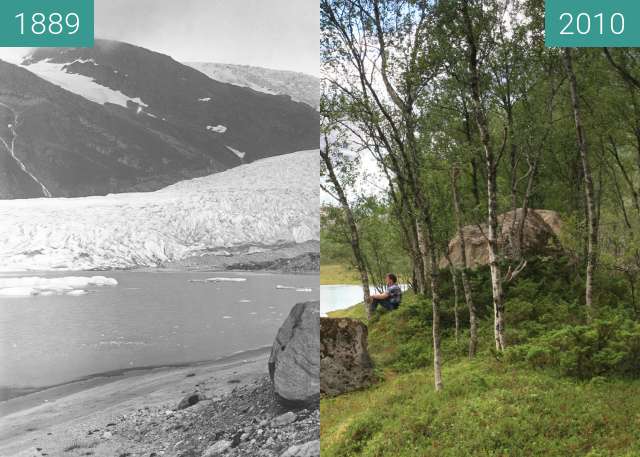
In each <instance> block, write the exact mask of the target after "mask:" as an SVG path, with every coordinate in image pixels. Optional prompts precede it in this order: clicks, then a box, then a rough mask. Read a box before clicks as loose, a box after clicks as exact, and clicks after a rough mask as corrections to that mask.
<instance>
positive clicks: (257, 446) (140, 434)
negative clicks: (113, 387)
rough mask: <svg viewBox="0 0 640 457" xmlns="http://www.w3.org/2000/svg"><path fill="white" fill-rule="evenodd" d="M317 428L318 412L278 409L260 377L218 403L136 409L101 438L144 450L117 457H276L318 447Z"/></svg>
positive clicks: (270, 392) (266, 383)
mask: <svg viewBox="0 0 640 457" xmlns="http://www.w3.org/2000/svg"><path fill="white" fill-rule="evenodd" d="M192 396H193V395H191V394H189V395H188V397H192ZM319 427H320V413H319V410H318V408H317V407H313V408H311V409H302V410H289V409H287V408H284V407H282V406H280V405H279V404H278V403H277V402H276V401H275V399H274V396H273V392H272V388H271V384H270V382H269V379H268V377H263V378H261V379H258V380H256V381H254V382H252V383H251V384H249V385H246V386H242V387H238V388H235V389H234V390H233V391H232V392H231V393H230V394H229V395H227V396H225V397H223V398H212V399H208V398H206V397H205V398H204V399H203V400H201V401H199V402H198V403H197V404H195V405H193V406H189V407H187V408H185V409H177V408H173V409H163V408H154V409H140V410H138V411H137V412H135V413H133V414H131V415H129V416H127V417H123V418H122V419H121V422H119V423H115V424H114V425H112V426H111V427H108V428H107V430H108V431H107V432H105V433H109V434H110V435H111V436H114V435H118V436H120V437H123V438H124V439H125V440H127V441H130V442H135V443H136V447H137V448H138V449H140V447H142V449H144V450H142V451H140V450H138V451H134V452H131V451H126V450H124V449H123V452H122V453H121V454H120V457H125V456H132V457H133V456H149V457H152V456H160V455H167V456H172V457H174V456H175V457H201V456H206V457H211V456H216V455H226V456H264V457H272V456H275V457H279V456H281V455H282V454H285V453H286V452H287V451H288V450H289V449H290V448H295V447H297V446H296V445H305V444H307V443H309V442H313V441H317V440H318V439H319ZM100 432H101V430H99V431H97V433H98V434H99V433H100ZM102 437H104V433H103V435H102ZM103 439H104V438H103ZM318 449H319V444H318ZM85 455H86V454H85ZM286 455H290V456H302V455H313V454H309V453H307V454H304V453H291V452H289V454H286Z"/></svg>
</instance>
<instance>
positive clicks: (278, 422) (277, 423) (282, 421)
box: [271, 411, 297, 427]
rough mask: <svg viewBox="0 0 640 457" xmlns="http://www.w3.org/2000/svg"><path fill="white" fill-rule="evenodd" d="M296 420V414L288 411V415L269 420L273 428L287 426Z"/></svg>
mask: <svg viewBox="0 0 640 457" xmlns="http://www.w3.org/2000/svg"><path fill="white" fill-rule="evenodd" d="M296 419H297V416H296V413H294V412H293V411H289V412H288V413H284V414H282V415H280V416H278V417H276V418H274V419H273V420H271V425H273V426H274V427H282V426H283V425H289V424H291V423H293V422H295V421H296Z"/></svg>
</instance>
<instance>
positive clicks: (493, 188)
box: [462, 1, 506, 351]
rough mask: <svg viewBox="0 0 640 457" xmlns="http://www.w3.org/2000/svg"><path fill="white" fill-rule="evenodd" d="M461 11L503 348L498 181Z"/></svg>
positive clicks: (470, 33)
mask: <svg viewBox="0 0 640 457" xmlns="http://www.w3.org/2000/svg"><path fill="white" fill-rule="evenodd" d="M462 13H463V16H464V22H465V28H466V38H467V44H468V45H469V71H470V77H471V80H470V89H471V98H472V100H473V106H474V111H475V116H476V123H477V125H478V131H479V132H480V141H481V143H482V149H483V151H484V161H485V167H486V172H487V200H488V202H487V203H488V205H487V207H488V215H487V223H488V226H489V230H488V232H489V233H488V236H487V241H488V242H487V244H488V247H489V268H490V270H491V294H492V296H493V315H494V338H495V344H496V350H498V351H503V350H504V348H505V347H506V338H505V325H504V301H503V291H502V272H501V271H500V265H499V263H498V181H497V163H496V158H495V154H494V151H493V148H492V145H491V136H490V134H489V124H488V121H487V118H486V115H485V112H484V108H483V106H482V98H481V92H480V73H479V69H478V66H479V65H478V48H477V43H476V38H475V35H474V29H473V24H472V22H471V17H470V15H469V10H468V4H467V1H465V2H464V3H463V9H462Z"/></svg>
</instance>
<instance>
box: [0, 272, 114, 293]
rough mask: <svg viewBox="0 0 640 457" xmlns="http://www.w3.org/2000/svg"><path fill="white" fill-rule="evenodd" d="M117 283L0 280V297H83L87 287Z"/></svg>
mask: <svg viewBox="0 0 640 457" xmlns="http://www.w3.org/2000/svg"><path fill="white" fill-rule="evenodd" d="M116 285H118V281H117V280H115V279H113V278H107V277H105V276H91V277H87V276H66V277H61V278H41V277H38V276H27V277H17V278H0V296H2V297H29V296H31V295H41V296H50V295H54V294H66V295H72V296H74V295H84V294H86V293H87V291H86V288H87V287H89V286H97V287H102V286H116Z"/></svg>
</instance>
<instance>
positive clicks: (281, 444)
mask: <svg viewBox="0 0 640 457" xmlns="http://www.w3.org/2000/svg"><path fill="white" fill-rule="evenodd" d="M38 395H43V396H44V397H42V398H39V400H38V401H37V403H38V406H31V405H29V407H28V408H27V409H26V410H21V411H15V412H13V413H10V414H9V415H7V416H4V417H2V418H0V431H1V432H0V456H2V457H46V456H49V457H67V456H68V457H80V456H94V457H159V456H164V457H202V456H206V457H213V456H216V455H224V456H229V457H234V456H262V457H281V456H284V457H294V456H298V457H303V456H307V457H310V456H319V442H318V439H319V429H320V428H319V427H320V425H319V420H320V418H319V411H318V408H317V405H314V406H313V407H311V408H306V409H291V408H287V407H283V406H281V405H280V404H278V403H277V402H276V400H275V398H274V395H273V392H272V387H271V383H270V380H269V377H268V375H267V374H266V358H265V356H264V355H262V356H259V357H256V358H255V359H251V360H248V361H245V360H243V361H238V362H233V363H228V364H225V365H216V364H214V365H207V366H196V367H193V368H191V369H190V368H180V369H173V370H161V371H157V372H155V371H154V372H150V373H148V374H143V375H139V376H130V377H129V376H126V377H123V378H122V379H119V380H117V381H114V382H110V383H107V384H102V385H99V386H95V387H92V388H89V389H86V390H82V391H79V392H75V393H72V394H69V395H65V396H64V397H61V398H58V399H52V395H48V396H47V393H46V392H42V393H40V394H38ZM194 395H195V396H196V397H197V400H198V401H197V402H195V400H192V401H191V402H189V399H190V398H192V397H193V396H194ZM43 398H49V399H48V400H47V399H43ZM13 401H20V399H15V400H13ZM22 401H24V400H22ZM190 403H194V404H193V405H190V406H188V405H189V404H190ZM308 443H311V444H308ZM301 446H306V447H301ZM290 449H292V450H291V451H290Z"/></svg>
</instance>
